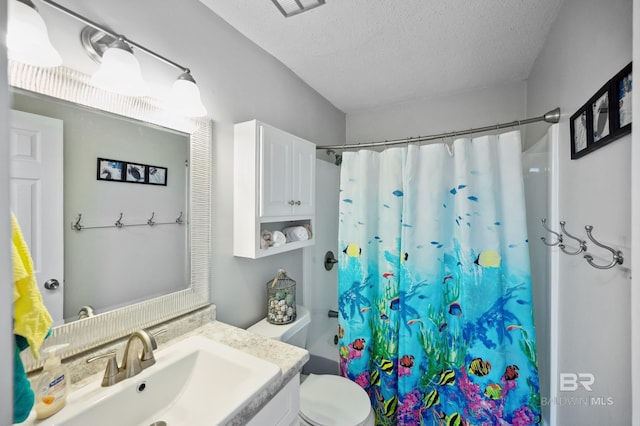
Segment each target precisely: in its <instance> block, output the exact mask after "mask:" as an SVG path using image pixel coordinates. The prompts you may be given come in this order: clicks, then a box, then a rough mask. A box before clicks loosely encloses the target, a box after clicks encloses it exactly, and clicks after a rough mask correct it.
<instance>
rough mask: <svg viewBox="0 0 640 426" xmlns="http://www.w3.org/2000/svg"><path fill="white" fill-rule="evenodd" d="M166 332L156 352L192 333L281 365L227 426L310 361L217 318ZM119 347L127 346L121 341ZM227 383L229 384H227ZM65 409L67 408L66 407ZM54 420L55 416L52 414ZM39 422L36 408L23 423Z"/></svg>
mask: <svg viewBox="0 0 640 426" xmlns="http://www.w3.org/2000/svg"><path fill="white" fill-rule="evenodd" d="M163 328H166V325H159V326H156V327H153V328H151V329H150V330H151V332H158V331H159V330H161V329H163ZM165 331H166V332H164V333H162V334H160V335H158V336H157V338H156V339H157V341H158V349H156V353H157V354H159V353H161V352H162V350H163V349H164V348H168V347H170V346H171V345H172V344H175V343H177V342H180V341H181V340H184V339H186V338H188V337H190V336H196V335H200V336H203V337H206V338H209V339H211V340H214V341H216V342H219V343H222V344H225V345H227V346H230V347H233V348H234V349H238V350H240V351H243V352H246V353H248V354H250V355H253V356H255V357H258V358H261V359H263V360H265V361H268V362H271V363H273V364H275V365H277V366H278V367H280V372H281V374H280V376H279V377H277V378H276V379H275V380H273V381H272V382H271V383H270V384H269V385H268V386H267V387H266V388H265V389H264V390H262V391H261V392H260V393H259V394H258V395H256V396H255V397H254V398H253V399H252V400H251V401H247V404H246V405H245V406H244V407H243V408H242V409H241V411H240V412H239V413H238V414H237V415H236V416H235V417H234V418H233V419H232V420H231V421H229V422H227V423H226V424H225V425H229V426H235V425H244V424H246V423H247V422H248V421H249V420H250V419H251V418H252V417H253V416H254V415H255V414H257V413H258V411H260V409H261V408H262V407H263V406H264V405H265V404H266V403H267V402H269V401H270V400H271V398H272V397H273V396H275V395H276V394H277V393H278V392H279V391H280V390H281V389H282V388H283V387H284V386H285V385H286V384H287V383H288V382H289V381H290V380H291V379H292V378H293V377H295V376H296V374H298V373H299V372H300V371H301V370H302V367H303V366H304V364H305V363H306V362H307V361H308V360H309V352H307V350H305V349H301V348H298V347H296V346H292V345H288V344H285V343H282V342H279V341H277V340H272V339H268V338H266V337H263V336H259V335H257V334H254V333H251V332H248V331H246V330H243V329H241V328H237V327H234V326H231V325H228V324H225V323H222V322H220V321H216V320H213V321H212V322H207V323H205V324H203V325H200V326H199V327H197V328H194V329H192V330H191V331H186V332H185V333H184V334H180V335H177V336H176V335H175V332H177V331H178V329H171V327H169V329H168V330H165ZM118 346H123V343H122V342H120V344H119V345H118ZM121 357H122V354H121V353H120V354H119V355H118V359H121ZM84 358H85V357H82V358H80V359H81V360H79V361H76V364H73V365H74V367H76V369H82V368H86V367H87V366H88V365H90V364H87V363H86V361H85V360H84ZM102 375H103V371H100V372H99V373H93V374H91V375H85V376H84V378H82V379H81V380H78V381H77V382H74V383H73V384H72V389H71V391H72V394H73V392H74V391H77V390H78V389H80V388H82V387H84V386H86V385H88V384H90V383H94V382H95V383H99V382H100V381H101V380H102ZM225 385H226V384H225ZM62 412H64V409H63V410H62ZM51 419H54V417H52V418H51ZM38 423H39V422H38V421H37V420H35V410H32V412H31V415H30V416H29V418H28V419H27V420H26V421H25V423H22V424H21V425H32V424H33V425H35V424H38Z"/></svg>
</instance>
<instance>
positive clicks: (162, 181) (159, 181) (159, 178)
mask: <svg viewBox="0 0 640 426" xmlns="http://www.w3.org/2000/svg"><path fill="white" fill-rule="evenodd" d="M147 183H149V184H150V185H164V186H167V168H166V167H159V166H149V179H148V182H147Z"/></svg>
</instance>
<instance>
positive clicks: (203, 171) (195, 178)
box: [8, 62, 211, 371]
mask: <svg viewBox="0 0 640 426" xmlns="http://www.w3.org/2000/svg"><path fill="white" fill-rule="evenodd" d="M8 74H9V84H10V86H14V87H16V88H19V89H22V90H26V91H30V92H36V93H40V94H43V95H46V96H48V97H52V98H57V99H62V100H65V101H69V102H72V103H74V104H78V105H85V106H88V107H91V108H95V109H99V110H102V111H106V112H109V113H112V114H117V115H119V116H123V117H128V118H131V119H135V120H140V121H144V122H147V123H150V124H152V125H155V126H161V127H163V128H167V129H173V130H175V131H177V132H183V133H186V134H188V135H189V150H188V152H189V166H190V167H189V176H188V182H189V185H188V187H187V191H188V192H189V197H188V203H187V205H186V206H185V207H186V209H188V213H187V212H185V213H187V214H186V215H185V216H183V220H184V225H183V226H186V227H187V228H186V229H187V230H188V232H187V237H186V240H187V242H188V244H186V246H187V250H186V251H187V253H185V256H186V257H187V258H188V259H189V261H188V263H189V264H188V268H187V270H188V272H189V275H190V279H189V280H188V281H189V282H188V283H187V284H188V286H187V287H186V288H184V289H182V290H177V291H174V292H172V293H170V294H164V295H159V296H157V297H153V298H150V299H148V300H143V301H140V302H138V303H133V304H129V305H127V306H123V307H120V308H117V309H114V310H111V311H108V312H104V313H99V314H98V315H95V316H93V317H90V318H86V319H83V320H81V321H75V322H71V323H68V324H64V325H61V326H58V327H54V328H53V332H52V334H51V336H50V337H49V338H48V339H47V340H46V342H45V346H50V345H55V344H61V343H68V344H69V346H67V347H66V349H65V350H64V351H63V352H62V353H61V355H62V357H63V358H64V357H68V356H72V355H75V354H77V353H80V352H83V351H85V350H88V349H91V348H93V347H96V346H99V345H102V344H105V343H108V342H109V341H112V340H115V339H117V338H120V337H123V336H126V335H128V334H130V333H132V332H133V331H135V330H137V329H140V328H144V327H149V326H151V325H154V324H157V323H160V322H163V321H167V320H169V319H172V318H175V317H177V316H180V315H183V314H185V313H188V312H191V311H193V310H196V309H198V308H201V307H204V306H207V305H208V304H209V303H210V302H209V282H210V276H211V273H210V266H209V264H210V262H209V260H210V254H211V248H210V235H211V231H210V226H211V225H210V224H211V204H210V194H211V182H210V176H211V154H210V152H211V151H210V138H211V123H210V121H209V120H207V119H190V118H185V117H181V116H177V115H175V114H172V113H169V112H168V111H166V110H164V109H163V108H161V106H160V104H159V103H158V102H157V101H155V100H153V99H149V98H144V99H142V98H131V97H126V96H121V95H117V94H114V93H108V92H104V91H101V90H99V89H96V88H95V87H93V86H91V85H89V84H88V81H89V77H88V76H86V75H84V74H82V73H79V72H77V71H75V70H71V69H69V68H66V67H57V68H49V69H44V68H38V67H33V66H29V65H24V64H20V63H15V62H10V63H9V70H8ZM117 160H118V159H117ZM123 160H125V161H126V159H125V158H123ZM110 183H111V182H110ZM113 184H115V183H113ZM116 185H117V184H116ZM120 185H130V184H128V183H120ZM64 219H65V226H67V225H69V226H71V223H70V221H69V217H68V215H67V214H65V217H64ZM115 219H117V218H115ZM125 223H126V222H125ZM86 225H88V223H86ZM176 228H177V227H176ZM81 232H90V231H89V230H87V231H84V230H83V231H81ZM22 359H23V363H24V365H25V368H26V369H27V371H31V370H34V369H36V368H39V367H40V366H42V360H40V361H36V360H35V359H33V358H32V356H31V355H30V351H23V352H22Z"/></svg>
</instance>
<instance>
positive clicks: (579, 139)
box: [569, 105, 590, 160]
mask: <svg viewBox="0 0 640 426" xmlns="http://www.w3.org/2000/svg"><path fill="white" fill-rule="evenodd" d="M587 112H588V111H587V108H586V105H585V106H583V107H582V108H581V109H579V110H578V111H577V112H576V113H575V114H573V115H572V116H571V119H570V120H569V124H570V127H571V159H572V160H573V159H576V158H580V157H582V156H583V155H586V154H587V153H588V152H589V151H588V149H587V148H588V135H589V132H588V128H589V125H590V123H589V120H588V117H589V114H587Z"/></svg>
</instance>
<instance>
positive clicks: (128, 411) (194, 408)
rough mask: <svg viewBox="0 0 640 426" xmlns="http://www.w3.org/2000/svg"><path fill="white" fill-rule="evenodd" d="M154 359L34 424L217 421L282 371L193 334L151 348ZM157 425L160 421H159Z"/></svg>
mask: <svg viewBox="0 0 640 426" xmlns="http://www.w3.org/2000/svg"><path fill="white" fill-rule="evenodd" d="M155 356H156V364H155V365H153V366H151V367H149V368H147V369H146V370H144V371H142V372H141V373H140V374H138V375H137V376H134V377H131V378H129V379H126V380H124V381H122V382H120V383H117V384H115V385H113V386H109V387H104V388H103V387H100V381H101V380H100V379H98V380H96V382H97V383H91V384H89V385H87V386H85V387H82V388H80V389H78V390H77V391H75V392H72V393H71V394H70V395H69V397H68V402H67V406H66V407H65V408H63V409H62V410H61V411H59V412H58V413H57V414H55V415H54V416H52V417H49V418H48V419H46V420H44V421H43V422H38V423H37V424H38V425H52V426H53V425H55V426H72V425H78V426H80V425H82V426H87V425H91V426H102V425H105V426H106V425H109V426H113V425H118V426H129V425H131V426H150V425H152V424H154V423H155V422H159V421H164V422H166V425H167V426H177V425H217V424H222V423H225V422H227V421H229V420H230V419H231V418H233V416H234V415H236V414H237V413H238V412H239V411H240V410H241V409H242V407H243V406H244V405H245V404H246V403H249V402H250V401H251V399H252V397H254V395H256V394H257V393H258V392H260V391H261V390H262V389H264V388H265V387H266V386H268V385H269V384H270V383H271V382H272V381H273V380H275V379H276V378H277V377H278V376H280V368H279V367H278V366H276V365H275V364H272V363H270V362H267V361H264V360H262V359H259V358H256V357H254V356H252V355H249V354H247V353H245V352H242V351H239V350H237V349H234V348H231V347H229V346H226V345H223V344H221V343H217V342H214V341H212V340H209V339H207V338H204V337H201V336H192V337H189V338H187V339H185V340H183V341H180V342H178V343H176V344H174V345H171V346H169V347H168V348H166V349H162V350H157V351H156V352H155ZM158 424H160V423H158Z"/></svg>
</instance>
